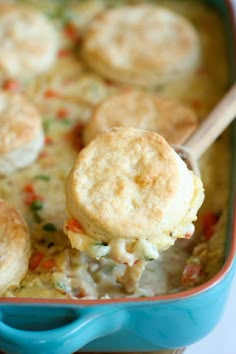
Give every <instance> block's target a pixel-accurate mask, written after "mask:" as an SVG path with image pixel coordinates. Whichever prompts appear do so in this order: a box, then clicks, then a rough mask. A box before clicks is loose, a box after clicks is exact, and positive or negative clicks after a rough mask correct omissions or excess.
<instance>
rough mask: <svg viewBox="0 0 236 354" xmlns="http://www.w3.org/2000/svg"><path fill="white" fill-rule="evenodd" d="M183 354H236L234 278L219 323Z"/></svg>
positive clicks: (235, 292) (235, 294) (235, 281)
mask: <svg viewBox="0 0 236 354" xmlns="http://www.w3.org/2000/svg"><path fill="white" fill-rule="evenodd" d="M184 354H236V276H235V277H234V281H233V284H232V288H231V291H230V294H229V298H228V301H227V304H226V308H225V312H224V315H223V317H222V319H221V321H220V322H219V324H218V325H217V326H216V328H215V329H214V330H213V332H211V333H210V334H209V335H208V336H207V337H205V338H204V339H202V340H201V341H199V342H197V343H195V344H193V345H191V346H190V347H188V348H187V349H186V350H185V352H184Z"/></svg>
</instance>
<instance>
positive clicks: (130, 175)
mask: <svg viewBox="0 0 236 354" xmlns="http://www.w3.org/2000/svg"><path fill="white" fill-rule="evenodd" d="M65 192H66V199H67V210H68V214H69V218H68V220H67V221H66V222H65V225H64V232H65V233H66V234H67V236H68V237H69V239H70V242H71V245H72V247H74V248H76V249H78V250H80V251H83V252H85V253H87V254H89V255H90V256H92V257H94V258H100V257H102V256H108V257H110V258H112V259H113V260H114V261H116V262H118V263H125V264H127V265H128V267H129V268H128V269H129V270H128V272H130V269H131V274H134V272H133V270H134V269H135V273H137V274H136V275H135V276H134V277H133V281H134V282H136V281H137V280H138V279H137V278H139V277H140V275H141V272H140V271H138V272H136V267H137V263H138V262H139V261H141V263H140V264H141V265H142V264H145V262H146V261H148V260H151V259H156V258H158V255H159V252H160V251H163V250H165V249H167V248H169V247H170V246H172V245H173V244H174V242H175V240H176V239H177V238H186V237H187V238H189V237H191V235H192V234H193V232H194V226H193V222H194V221H195V220H196V219H197V211H198V209H199V208H200V206H201V204H202V202H203V199H204V191H203V185H202V182H201V180H200V178H199V177H197V176H195V175H194V173H193V172H192V171H190V170H188V168H187V166H186V164H185V163H184V162H183V160H182V159H181V158H180V157H179V155H178V154H177V153H176V152H175V150H174V149H173V148H172V147H171V146H170V145H169V144H168V143H167V142H166V140H165V139H164V138H163V137H162V136H160V135H159V134H157V133H156V132H151V131H147V130H142V129H135V128H124V127H120V128H113V129H110V130H109V131H107V132H105V133H103V134H100V135H99V136H98V137H97V138H96V139H94V140H93V141H92V142H91V143H90V144H88V145H87V146H86V147H85V148H84V149H83V150H82V151H81V152H80V153H79V155H78V158H77V159H76V161H75V163H74V166H73V167H72V169H71V171H70V173H69V175H68V177H67V180H66V187H65ZM135 265H136V267H135ZM132 267H134V268H132ZM140 268H143V267H140ZM124 285H125V287H126V288H127V289H128V285H127V286H126V284H124ZM128 291H129V290H128Z"/></svg>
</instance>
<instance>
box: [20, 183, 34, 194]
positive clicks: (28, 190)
mask: <svg viewBox="0 0 236 354" xmlns="http://www.w3.org/2000/svg"><path fill="white" fill-rule="evenodd" d="M23 190H24V192H25V193H31V194H32V193H35V187H34V185H33V184H32V183H29V184H26V185H25V186H24V188H23Z"/></svg>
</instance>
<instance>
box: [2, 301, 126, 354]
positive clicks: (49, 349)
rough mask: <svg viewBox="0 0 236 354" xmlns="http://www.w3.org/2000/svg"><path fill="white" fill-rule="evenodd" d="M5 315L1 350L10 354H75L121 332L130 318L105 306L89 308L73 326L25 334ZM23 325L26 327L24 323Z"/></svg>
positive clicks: (78, 315)
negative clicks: (104, 337)
mask: <svg viewBox="0 0 236 354" xmlns="http://www.w3.org/2000/svg"><path fill="white" fill-rule="evenodd" d="M34 310H36V311H35V312H36V317H37V315H38V313H37V310H39V311H41V309H39V308H37V309H34ZM1 311H2V310H1V309H0V316H1V317H0V350H3V351H4V352H5V353H9V354H10V353H12V354H13V353H14V354H32V353H34V354H48V353H53V354H71V353H73V352H75V351H77V350H79V349H81V348H82V347H84V346H85V345H86V344H88V343H89V342H91V341H93V340H95V339H97V338H100V337H103V336H106V335H108V334H111V333H114V332H116V331H118V330H119V329H120V328H121V327H122V324H123V323H124V319H125V317H126V316H125V312H123V311H120V310H119V309H117V308H115V307H114V306H108V308H107V309H104V308H103V306H102V307H99V309H94V308H93V306H92V307H85V308H82V309H79V310H76V311H74V312H73V320H72V322H70V323H66V324H65V325H62V324H61V323H60V324H59V326H60V327H57V326H55V327H54V328H50V329H48V330H39V331H38V330H35V329H34V327H33V329H32V330H31V329H28V328H29V327H28V328H27V330H25V329H22V328H21V329H19V327H20V326H19V325H17V328H16V327H14V326H16V325H15V324H12V325H10V324H9V323H10V321H11V320H9V318H8V316H7V315H6V313H4V312H1ZM16 312H17V311H16ZM49 312H50V311H49ZM11 317H12V313H11V315H10V318H11ZM15 317H17V316H16V315H15ZM33 317H34V314H32V318H33ZM22 322H23V323H24V319H23V320H22ZM13 323H14V322H13ZM32 323H34V322H33V320H32ZM46 323H47V316H45V324H46ZM28 324H29V321H28ZM23 328H24V327H23Z"/></svg>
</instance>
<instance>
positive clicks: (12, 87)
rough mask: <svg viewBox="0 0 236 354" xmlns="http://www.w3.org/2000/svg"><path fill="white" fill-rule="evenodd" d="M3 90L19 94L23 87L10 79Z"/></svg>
mask: <svg viewBox="0 0 236 354" xmlns="http://www.w3.org/2000/svg"><path fill="white" fill-rule="evenodd" d="M3 89H4V90H7V91H13V92H18V91H21V90H22V86H21V84H20V82H19V81H17V80H13V79H8V80H6V81H5V82H4V84H3Z"/></svg>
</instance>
